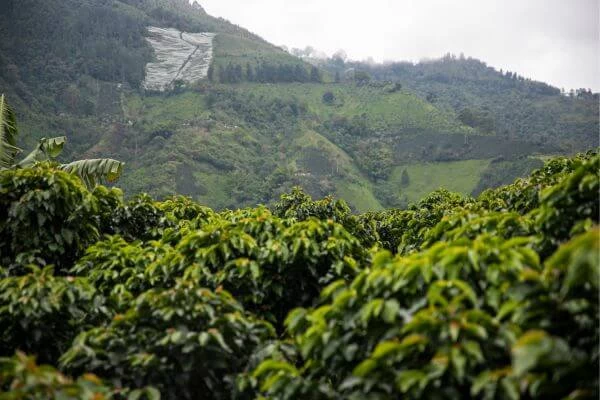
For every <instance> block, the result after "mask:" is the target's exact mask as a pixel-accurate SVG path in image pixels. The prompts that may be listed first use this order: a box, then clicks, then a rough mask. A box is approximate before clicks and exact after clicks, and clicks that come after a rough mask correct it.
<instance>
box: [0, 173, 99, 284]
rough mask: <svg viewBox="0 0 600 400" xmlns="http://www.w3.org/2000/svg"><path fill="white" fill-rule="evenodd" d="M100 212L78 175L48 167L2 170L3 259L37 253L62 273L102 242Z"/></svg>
mask: <svg viewBox="0 0 600 400" xmlns="http://www.w3.org/2000/svg"><path fill="white" fill-rule="evenodd" d="M97 211H98V206H97V202H96V200H95V199H94V197H93V196H92V195H91V194H90V193H89V192H88V190H87V189H86V188H85V186H84V185H83V183H82V182H81V180H80V179H79V178H78V177H76V176H74V175H71V174H68V173H66V172H63V171H60V170H58V169H55V168H54V167H52V166H50V165H42V166H39V167H36V168H28V169H14V170H4V171H0V263H2V264H4V265H5V266H10V265H11V264H13V263H14V262H15V259H16V257H17V256H18V255H19V254H21V253H35V254H37V255H38V256H39V257H41V258H43V259H44V260H45V261H46V262H47V263H48V264H55V265H56V266H57V272H61V273H62V272H64V269H66V268H68V267H69V266H70V265H72V263H73V261H75V260H76V259H77V258H78V257H79V256H80V255H81V254H82V253H83V251H84V250H85V248H86V247H87V246H89V245H90V244H92V243H93V242H95V241H96V240H98V220H97V218H96V213H97Z"/></svg>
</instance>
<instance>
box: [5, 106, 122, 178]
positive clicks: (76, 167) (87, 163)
mask: <svg viewBox="0 0 600 400" xmlns="http://www.w3.org/2000/svg"><path fill="white" fill-rule="evenodd" d="M18 133H19V131H18V129H17V123H16V117H15V114H14V112H13V111H12V109H11V107H10V106H9V105H8V103H7V102H6V99H5V96H4V95H1V96H0V170H2V169H9V168H27V167H31V166H32V165H34V164H35V163H37V162H41V161H50V160H54V159H55V158H56V157H58V156H59V155H60V153H61V152H62V150H63V147H64V145H65V143H66V142H67V138H66V137H65V136H59V137H54V138H42V139H40V140H39V142H38V144H37V146H36V147H35V148H34V149H33V151H31V153H29V154H28V155H27V156H26V157H25V158H23V159H22V160H21V161H19V162H16V160H15V158H16V156H17V154H19V153H20V152H21V149H19V148H18V147H17V146H16V139H17V135H18ZM123 165H124V163H122V162H120V161H117V160H113V159H110V158H101V159H89V160H80V161H74V162H71V163H69V164H63V165H61V166H60V168H61V169H63V170H65V171H67V172H70V173H72V174H75V175H78V176H79V177H80V178H81V179H82V180H83V181H84V182H85V184H86V186H87V187H88V188H92V187H94V186H96V184H97V183H98V182H101V181H104V180H105V181H108V182H113V181H115V180H117V179H118V178H119V177H120V176H121V172H122V171H123Z"/></svg>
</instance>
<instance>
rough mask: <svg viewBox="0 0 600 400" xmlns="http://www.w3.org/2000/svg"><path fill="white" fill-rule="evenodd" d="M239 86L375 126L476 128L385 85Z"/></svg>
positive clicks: (445, 129)
mask: <svg viewBox="0 0 600 400" xmlns="http://www.w3.org/2000/svg"><path fill="white" fill-rule="evenodd" d="M237 86H238V87H239V88H240V89H241V90H244V91H247V92H248V93H253V94H254V95H256V96H272V97H279V98H282V99H289V98H295V99H298V100H300V101H301V102H304V103H305V104H306V105H307V106H308V109H309V110H310V112H311V113H313V114H314V115H316V116H317V117H319V118H320V119H322V120H326V119H330V118H332V117H348V118H352V117H354V116H360V115H362V114H366V115H367V117H368V121H369V123H370V126H371V127H372V128H373V129H394V128H396V129H401V128H404V129H411V128H423V129H427V130H432V131H435V132H445V133H471V132H472V130H471V129H470V128H468V127H465V126H464V125H461V124H460V123H459V122H457V121H456V119H455V118H454V115H453V114H451V113H450V112H445V111H441V110H439V109H437V108H435V107H434V106H432V105H431V104H429V103H427V102H425V101H424V100H422V99H420V98H419V97H417V96H415V95H413V94H411V93H409V92H406V91H400V92H396V93H386V92H385V91H384V90H383V89H382V88H376V87H370V86H362V87H357V86H356V85H354V84H332V83H330V84H300V83H292V84H255V83H245V84H240V85H237ZM325 92H332V93H333V94H334V96H335V97H336V100H335V103H334V104H333V105H330V106H327V105H325V104H323V94H325Z"/></svg>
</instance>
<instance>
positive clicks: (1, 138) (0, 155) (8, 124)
mask: <svg viewBox="0 0 600 400" xmlns="http://www.w3.org/2000/svg"><path fill="white" fill-rule="evenodd" d="M17 133H18V131H17V121H16V116H15V113H14V111H13V110H12V108H11V107H10V105H9V104H8V103H7V102H6V98H5V97H4V94H2V95H1V96H0V168H9V167H10V166H12V165H13V164H14V158H15V156H16V155H17V153H18V152H19V151H20V150H19V148H17Z"/></svg>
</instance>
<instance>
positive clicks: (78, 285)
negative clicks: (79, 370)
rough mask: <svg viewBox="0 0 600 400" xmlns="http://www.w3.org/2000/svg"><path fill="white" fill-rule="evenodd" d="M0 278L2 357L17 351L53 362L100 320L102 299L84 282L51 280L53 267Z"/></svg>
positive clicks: (54, 277)
mask: <svg viewBox="0 0 600 400" xmlns="http://www.w3.org/2000/svg"><path fill="white" fill-rule="evenodd" d="M28 269H29V270H30V272H28V273H26V274H25V275H21V276H10V277H6V278H4V279H2V280H0V325H1V326H2V334H0V355H1V356H10V355H12V354H13V353H14V351H15V350H16V349H18V350H21V351H24V352H27V353H33V354H36V355H37V356H38V358H39V359H40V360H42V361H44V362H56V361H57V360H58V357H59V356H60V355H61V354H62V353H63V352H64V351H65V350H66V349H67V348H68V347H69V345H70V342H71V340H72V339H73V338H74V337H75V335H76V334H77V332H78V331H80V330H82V329H85V327H86V325H88V324H89V323H92V322H98V317H99V314H102V313H103V304H102V299H101V298H99V297H98V296H97V295H96V290H95V288H94V287H93V286H92V285H90V284H89V283H88V282H87V281H86V280H85V279H83V278H73V277H58V276H54V274H53V272H54V271H53V269H52V267H45V268H43V269H42V268H39V267H36V266H30V267H29V268H28Z"/></svg>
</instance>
